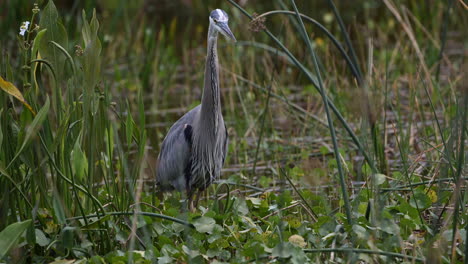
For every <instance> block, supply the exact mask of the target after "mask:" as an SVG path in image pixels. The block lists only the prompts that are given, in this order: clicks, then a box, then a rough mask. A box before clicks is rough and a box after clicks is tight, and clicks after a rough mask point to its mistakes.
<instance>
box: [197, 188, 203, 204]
mask: <svg viewBox="0 0 468 264" xmlns="http://www.w3.org/2000/svg"><path fill="white" fill-rule="evenodd" d="M202 193H203V191H202V190H200V189H199V190H198V192H197V196H196V197H195V208H197V207H198V201H199V200H200V196H202Z"/></svg>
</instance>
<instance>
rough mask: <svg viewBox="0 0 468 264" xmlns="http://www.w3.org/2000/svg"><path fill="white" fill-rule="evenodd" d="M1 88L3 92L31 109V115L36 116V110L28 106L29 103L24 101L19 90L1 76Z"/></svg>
mask: <svg viewBox="0 0 468 264" xmlns="http://www.w3.org/2000/svg"><path fill="white" fill-rule="evenodd" d="M0 88H1V89H2V90H3V91H5V92H6V93H7V94H9V95H11V96H13V97H15V98H16V99H18V100H19V101H20V102H21V103H23V105H24V106H26V108H28V109H29V111H31V113H33V115H36V112H34V110H33V109H32V107H31V106H30V105H29V104H28V102H26V100H24V97H23V95H22V94H21V92H20V91H19V90H18V88H16V86H15V85H13V84H12V83H11V82H8V81H5V80H4V79H3V78H2V77H1V76H0Z"/></svg>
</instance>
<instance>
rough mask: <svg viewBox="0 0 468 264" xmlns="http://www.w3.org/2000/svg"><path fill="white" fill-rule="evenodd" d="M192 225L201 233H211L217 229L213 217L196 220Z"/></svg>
mask: <svg viewBox="0 0 468 264" xmlns="http://www.w3.org/2000/svg"><path fill="white" fill-rule="evenodd" d="M192 224H193V225H194V226H195V229H196V230H197V231H198V232H200V233H211V231H213V228H214V227H215V224H216V221H215V220H214V219H213V218H211V217H206V216H202V217H200V218H197V219H195V220H194V221H193V223H192Z"/></svg>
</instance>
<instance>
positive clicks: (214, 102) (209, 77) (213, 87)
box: [200, 26, 221, 131]
mask: <svg viewBox="0 0 468 264" xmlns="http://www.w3.org/2000/svg"><path fill="white" fill-rule="evenodd" d="M214 30H215V29H214V28H212V27H211V26H210V28H209V29H208V55H207V57H206V64H205V83H204V88H203V95H202V104H201V113H200V119H201V120H200V121H201V123H202V124H201V125H202V128H204V129H207V130H209V129H213V128H214V129H215V131H216V129H217V125H218V118H219V116H220V115H221V100H220V92H219V73H218V51H217V45H216V43H217V39H218V36H217V35H218V34H217V32H214Z"/></svg>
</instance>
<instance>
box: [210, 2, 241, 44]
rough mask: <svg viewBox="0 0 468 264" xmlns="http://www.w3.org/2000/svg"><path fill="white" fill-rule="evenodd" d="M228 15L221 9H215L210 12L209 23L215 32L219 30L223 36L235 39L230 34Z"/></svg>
mask: <svg viewBox="0 0 468 264" xmlns="http://www.w3.org/2000/svg"><path fill="white" fill-rule="evenodd" d="M228 21H229V17H228V15H227V14H226V12H224V10H221V9H215V10H213V11H211V13H210V25H211V26H213V27H214V29H215V30H216V31H217V32H220V33H221V34H223V35H224V36H225V37H227V38H229V39H232V40H233V41H236V37H234V34H232V32H231V30H230V29H229V26H228Z"/></svg>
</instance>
